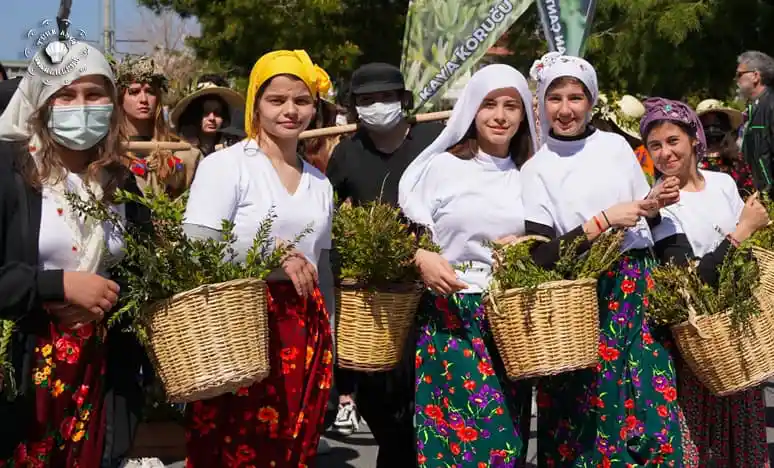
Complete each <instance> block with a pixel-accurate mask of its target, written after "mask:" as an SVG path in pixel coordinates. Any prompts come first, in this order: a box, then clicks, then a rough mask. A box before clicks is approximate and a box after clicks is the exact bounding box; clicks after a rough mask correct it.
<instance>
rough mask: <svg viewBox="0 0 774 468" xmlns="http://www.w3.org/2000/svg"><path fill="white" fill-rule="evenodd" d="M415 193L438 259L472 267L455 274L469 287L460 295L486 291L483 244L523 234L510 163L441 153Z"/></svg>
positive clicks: (488, 256)
mask: <svg viewBox="0 0 774 468" xmlns="http://www.w3.org/2000/svg"><path fill="white" fill-rule="evenodd" d="M419 190H421V193H422V196H423V199H424V200H426V203H427V209H428V210H429V212H430V215H431V217H432V220H433V225H432V226H430V228H431V229H432V231H433V237H434V241H435V242H436V243H437V244H438V245H439V246H440V247H441V250H442V255H443V257H444V258H445V259H446V260H448V261H449V263H451V264H452V265H464V264H469V263H470V262H472V268H469V269H468V270H467V271H458V272H457V276H458V278H459V279H460V281H462V282H464V283H466V284H468V285H469V286H470V288H468V289H466V290H465V291H464V292H470V293H473V292H481V291H483V290H485V289H487V288H488V286H489V281H490V276H491V266H492V252H491V250H490V249H489V248H488V247H486V246H485V245H484V243H485V242H487V241H490V242H491V241H495V240H497V239H499V238H502V237H505V236H507V235H511V234H514V235H523V234H524V213H523V210H522V205H521V196H522V189H521V181H520V176H519V170H518V169H517V168H516V165H515V164H514V162H513V160H512V159H511V158H497V157H493V156H490V155H487V154H485V153H481V152H479V154H478V155H476V157H474V158H472V159H461V158H459V157H457V156H454V155H453V154H450V153H442V154H439V155H438V156H436V157H435V158H434V159H433V160H432V162H431V163H430V165H429V167H428V168H427V171H426V172H425V174H424V178H423V180H422V181H421V182H420V185H419Z"/></svg>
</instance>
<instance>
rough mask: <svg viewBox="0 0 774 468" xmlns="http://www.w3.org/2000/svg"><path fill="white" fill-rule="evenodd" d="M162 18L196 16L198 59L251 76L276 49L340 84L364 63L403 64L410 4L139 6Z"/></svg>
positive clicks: (164, 0) (296, 0)
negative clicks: (296, 52) (308, 60)
mask: <svg viewBox="0 0 774 468" xmlns="http://www.w3.org/2000/svg"><path fill="white" fill-rule="evenodd" d="M138 3H139V4H140V5H143V6H146V7H148V8H150V9H152V10H153V11H155V12H157V13H163V12H164V11H168V10H172V11H175V12H176V13H179V14H180V15H183V16H195V17H196V18H197V19H198V20H199V24H200V25H201V32H202V34H201V37H197V38H191V39H190V40H189V45H190V46H191V47H192V48H193V50H194V51H195V52H196V55H197V57H199V58H202V59H205V60H210V61H216V60H217V61H220V62H221V65H222V66H223V67H224V68H226V69H227V70H229V71H230V72H231V73H232V74H234V75H238V76H241V77H246V76H247V75H249V73H250V70H251V68H252V66H253V65H254V64H255V61H256V60H257V59H258V58H259V57H260V56H261V55H263V54H264V53H266V52H269V51H271V50H275V49H306V51H307V52H309V55H310V56H311V57H312V59H313V60H314V61H315V62H317V63H318V64H319V65H321V66H322V67H323V68H325V69H326V71H328V73H329V74H331V76H333V77H336V78H345V77H348V76H349V74H350V73H351V71H352V70H353V69H354V68H355V67H357V66H358V65H359V64H360V63H362V62H364V61H371V60H379V61H388V62H392V63H400V53H401V46H400V43H401V39H402V37H403V24H404V21H405V18H404V17H405V14H406V10H407V8H408V0H229V1H224V0H138Z"/></svg>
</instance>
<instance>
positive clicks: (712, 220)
mask: <svg viewBox="0 0 774 468" xmlns="http://www.w3.org/2000/svg"><path fill="white" fill-rule="evenodd" d="M699 173H700V174H701V175H702V176H703V177H704V189H702V190H701V191H700V192H686V191H685V190H681V191H680V201H679V202H677V203H675V204H674V205H671V206H668V207H666V208H662V209H661V223H659V224H658V225H657V226H656V227H654V228H653V238H654V239H655V240H656V242H658V241H660V240H662V239H666V238H667V237H670V236H673V235H675V234H685V236H686V237H687V238H688V242H690V244H691V248H692V249H693V254H694V256H696V257H703V256H704V255H706V254H708V253H710V252H712V251H713V250H715V249H716V248H717V246H718V245H720V243H721V242H723V239H724V238H725V237H726V236H727V235H728V234H731V233H732V232H734V229H736V225H737V223H738V222H739V216H740V215H741V214H742V209H743V208H744V201H742V197H740V196H739V191H738V190H737V187H736V182H734V179H732V178H731V176H729V175H728V174H723V173H722V172H712V171H704V170H699Z"/></svg>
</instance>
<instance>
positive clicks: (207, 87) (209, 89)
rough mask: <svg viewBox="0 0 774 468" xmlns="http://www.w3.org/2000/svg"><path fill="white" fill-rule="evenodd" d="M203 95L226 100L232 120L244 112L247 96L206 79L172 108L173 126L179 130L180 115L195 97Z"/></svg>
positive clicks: (170, 115) (171, 120)
mask: <svg viewBox="0 0 774 468" xmlns="http://www.w3.org/2000/svg"><path fill="white" fill-rule="evenodd" d="M202 96H217V97H219V98H221V99H223V100H224V101H226V104H228V113H229V115H231V120H232V121H233V120H234V119H235V116H238V115H240V113H242V112H244V109H245V98H243V97H242V95H241V94H239V93H238V92H236V91H234V90H233V89H231V88H224V87H222V86H218V85H216V84H214V83H211V82H209V81H205V82H203V83H199V84H198V85H196V91H194V92H193V93H191V94H189V95H188V96H186V97H184V98H183V99H181V100H180V102H178V103H177V105H176V106H175V108H174V109H172V112H171V113H170V114H169V121H170V123H171V124H172V127H173V128H175V129H176V130H179V129H178V128H177V123H178V121H179V120H180V116H181V115H183V112H185V110H186V109H187V108H188V106H190V105H191V103H192V102H193V101H194V100H195V99H197V98H200V97H202Z"/></svg>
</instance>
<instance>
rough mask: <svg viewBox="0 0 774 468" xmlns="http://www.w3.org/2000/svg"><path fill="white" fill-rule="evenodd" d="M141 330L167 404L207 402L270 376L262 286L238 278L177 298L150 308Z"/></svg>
mask: <svg viewBox="0 0 774 468" xmlns="http://www.w3.org/2000/svg"><path fill="white" fill-rule="evenodd" d="M143 325H144V328H145V329H146V333H147V335H148V345H149V351H150V353H149V354H150V357H151V360H152V361H153V364H154V367H155V369H156V372H157V373H158V375H159V377H160V378H161V383H162V385H163V386H164V391H165V392H166V395H167V399H168V400H169V401H171V402H174V403H186V402H192V401H198V400H206V399H208V398H212V397H215V396H218V395H222V394H224V393H228V392H233V391H235V390H237V389H239V388H241V387H244V386H246V385H250V384H252V383H254V382H256V381H259V380H261V379H263V378H265V377H266V376H267V375H269V326H268V314H267V302H266V283H264V282H263V281H259V280H256V279H239V280H233V281H227V282H225V283H219V284H211V285H204V286H200V287H198V288H195V289H192V290H190V291H186V292H183V293H180V294H176V295H175V296H174V297H172V298H171V299H167V300H165V301H161V302H159V303H156V304H154V305H153V306H152V307H151V308H150V309H149V310H148V311H147V312H146V314H144V316H143Z"/></svg>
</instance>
